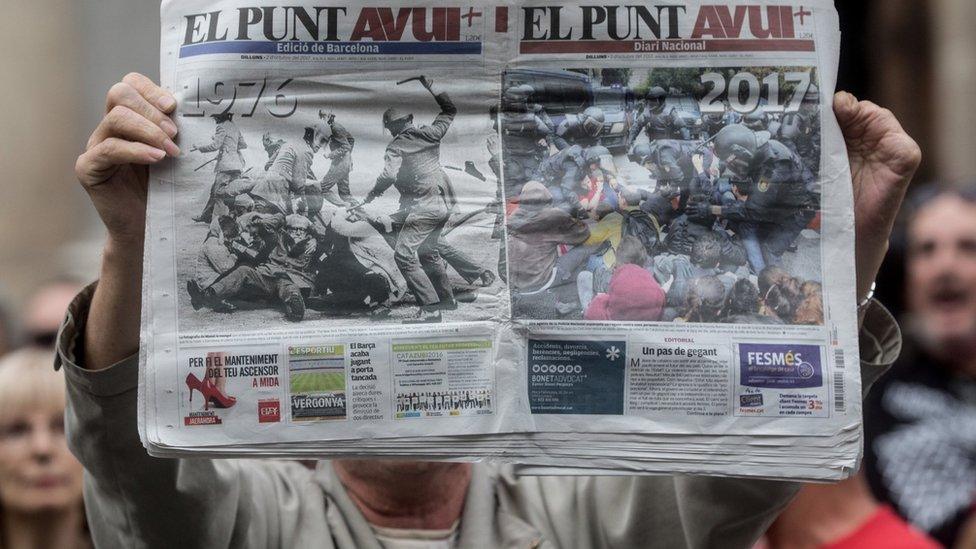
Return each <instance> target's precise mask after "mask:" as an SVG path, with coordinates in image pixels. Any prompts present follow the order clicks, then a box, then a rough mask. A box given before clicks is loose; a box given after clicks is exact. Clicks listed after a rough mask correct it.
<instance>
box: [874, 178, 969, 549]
mask: <svg viewBox="0 0 976 549" xmlns="http://www.w3.org/2000/svg"><path fill="white" fill-rule="evenodd" d="M912 198H913V200H911V202H910V204H911V206H912V207H911V208H910V210H909V216H908V218H907V223H906V227H905V229H906V236H907V250H906V281H907V284H906V288H905V293H906V303H907V315H906V318H905V319H903V321H902V327H903V329H904V332H905V335H906V337H905V349H904V350H903V351H902V355H901V358H900V359H899V360H898V362H896V363H895V365H894V366H893V367H892V370H891V372H890V374H889V375H888V376H887V377H886V378H885V380H884V382H883V383H881V384H880V385H879V386H877V387H876V388H875V389H874V390H873V391H872V392H871V394H870V395H869V398H868V399H867V401H865V407H864V416H865V417H864V419H865V436H866V439H865V461H864V472H865V473H866V478H867V480H868V482H869V484H870V486H871V490H872V492H874V494H875V496H877V497H878V498H879V499H880V500H882V501H884V502H887V503H889V504H890V505H892V506H893V507H894V508H895V509H896V510H897V512H898V513H899V514H900V515H901V516H902V517H904V518H905V519H906V520H907V521H908V522H910V523H911V524H913V525H914V526H916V527H917V528H919V529H921V530H924V531H926V532H928V533H929V534H930V535H931V536H932V537H934V538H935V539H936V540H938V541H939V542H941V543H943V544H945V545H946V546H950V547H951V546H954V545H955V546H960V545H958V544H959V543H961V536H963V531H964V530H972V529H973V527H974V524H976V520H974V517H976V514H974V513H973V509H974V505H976V186H973V185H970V186H965V187H934V188H929V189H923V190H922V191H920V192H919V193H916V194H915V195H914V196H913V197H912ZM969 546H970V547H971V546H972V545H969Z"/></svg>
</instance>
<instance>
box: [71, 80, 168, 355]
mask: <svg viewBox="0 0 976 549" xmlns="http://www.w3.org/2000/svg"><path fill="white" fill-rule="evenodd" d="M175 109H176V100H175V99H174V98H173V96H172V95H170V94H169V92H167V91H166V90H163V89H162V88H160V87H159V86H157V85H156V84H154V83H153V82H152V81H151V80H149V79H148V78H146V77H145V76H143V75H141V74H136V73H131V74H128V75H126V77H125V78H123V79H122V82H119V83H118V84H115V85H114V86H112V88H111V89H110V90H109V92H108V98H107V100H106V103H105V111H106V114H105V117H104V118H103V119H102V122H101V123H100V124H99V125H98V127H97V128H95V131H94V133H92V135H91V138H90V139H89V140H88V145H87V147H86V150H85V152H84V153H83V154H82V155H81V156H79V157H78V161H77V162H76V163H75V174H76V175H77V176H78V180H79V181H80V182H81V185H82V187H84V188H85V191H86V192H87V193H88V196H89V197H90V198H91V201H92V204H93V205H94V206H95V209H96V210H97V211H98V215H99V217H101V219H102V223H103V224H104V225H105V228H106V229H108V242H107V243H106V245H105V252H104V254H103V256H102V273H101V279H100V281H99V284H98V288H97V289H96V290H95V295H94V296H93V297H92V302H91V307H90V309H89V313H88V324H87V326H86V328H85V331H84V338H85V345H84V349H85V356H84V359H83V362H82V364H83V365H84V366H85V367H86V368H89V369H93V370H99V369H102V368H107V367H109V366H111V365H112V364H115V363H116V362H118V361H120V360H122V359H124V358H125V357H127V356H130V355H131V354H132V353H134V352H136V351H137V350H138V349H139V315H140V311H141V307H142V302H141V284H142V241H143V236H144V234H145V225H146V197H147V195H148V190H149V189H148V183H149V170H148V167H147V166H149V165H151V164H155V163H157V162H159V161H160V160H162V159H163V158H164V157H165V156H166V155H170V156H177V155H179V154H180V149H179V148H178V147H177V146H176V144H175V143H173V138H174V137H175V136H176V125H175V124H174V123H173V121H172V120H170V119H169V116H168V115H169V114H170V113H172V112H173V111H174V110H175Z"/></svg>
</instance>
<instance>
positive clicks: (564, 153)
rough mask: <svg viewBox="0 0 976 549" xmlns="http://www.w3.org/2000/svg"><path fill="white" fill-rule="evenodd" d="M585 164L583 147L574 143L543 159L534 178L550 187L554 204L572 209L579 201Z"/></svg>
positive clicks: (564, 208) (567, 209) (565, 208)
mask: <svg viewBox="0 0 976 549" xmlns="http://www.w3.org/2000/svg"><path fill="white" fill-rule="evenodd" d="M585 165H586V161H585V160H584V158H583V147H581V146H580V145H573V146H571V147H568V148H565V149H563V150H561V151H559V152H558V153H556V154H554V155H552V156H550V157H549V158H546V159H545V160H543V161H542V163H540V164H539V166H538V167H537V168H536V170H535V173H533V175H532V179H533V180H535V181H538V182H540V183H542V184H543V185H545V186H546V188H547V189H549V194H551V195H552V205H553V206H555V207H557V208H560V209H563V210H566V211H570V210H572V209H574V208H575V206H576V204H577V203H578V202H579V191H580V181H581V180H582V178H583V168H584V166H585Z"/></svg>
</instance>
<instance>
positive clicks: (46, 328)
mask: <svg viewBox="0 0 976 549" xmlns="http://www.w3.org/2000/svg"><path fill="white" fill-rule="evenodd" d="M81 287H82V285H81V284H80V283H79V282H77V281H75V280H72V279H69V278H57V279H54V280H51V281H49V282H46V283H44V284H42V285H41V286H40V287H39V288H38V289H37V290H35V291H34V293H33V294H31V296H30V297H29V298H28V299H27V304H26V305H25V306H24V312H23V315H22V316H23V319H24V320H23V331H24V339H25V341H24V343H25V344H26V345H29V346H34V347H41V348H45V349H53V348H54V340H55V339H56V338H57V336H58V328H59V327H60V326H61V321H62V320H64V312H65V311H66V310H67V309H68V305H69V304H70V303H71V300H72V299H74V297H75V295H76V294H77V293H78V292H79V291H80V290H81ZM0 325H2V318H0ZM0 327H2V326H0ZM0 332H2V330H0ZM0 340H2V335H0ZM0 348H2V341H0ZM0 354H2V353H0Z"/></svg>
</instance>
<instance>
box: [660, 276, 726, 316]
mask: <svg viewBox="0 0 976 549" xmlns="http://www.w3.org/2000/svg"><path fill="white" fill-rule="evenodd" d="M725 293H726V291H725V284H723V283H722V281H721V280H719V278H718V277H715V276H703V277H701V278H696V279H695V280H692V281H691V283H690V284H688V294H687V295H686V296H685V303H684V307H683V309H682V311H681V314H680V315H679V316H678V317H677V318H675V319H674V321H675V322H710V323H715V322H722V319H723V318H724V316H725V315H724V312H725V311H724V309H725ZM665 320H666V319H665Z"/></svg>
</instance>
